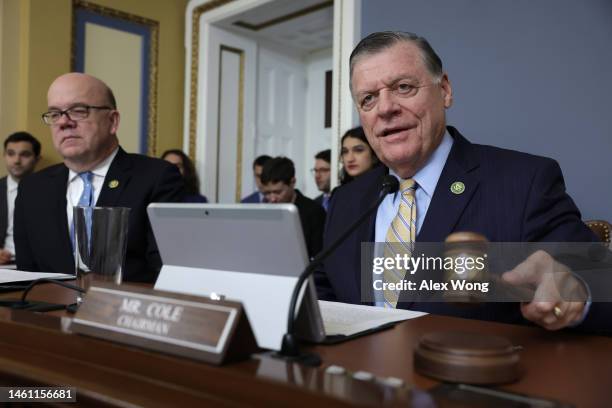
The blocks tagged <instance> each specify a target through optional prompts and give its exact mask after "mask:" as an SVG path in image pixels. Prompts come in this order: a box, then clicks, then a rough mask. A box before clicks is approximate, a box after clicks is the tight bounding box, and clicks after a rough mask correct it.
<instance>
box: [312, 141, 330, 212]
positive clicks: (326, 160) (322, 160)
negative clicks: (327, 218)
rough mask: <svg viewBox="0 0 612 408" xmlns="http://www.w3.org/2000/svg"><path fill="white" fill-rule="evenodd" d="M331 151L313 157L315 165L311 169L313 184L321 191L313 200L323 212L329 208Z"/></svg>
mask: <svg viewBox="0 0 612 408" xmlns="http://www.w3.org/2000/svg"><path fill="white" fill-rule="evenodd" d="M330 170H331V150H330V149H327V150H322V151H320V152H319V153H317V154H316V155H315V165H314V168H313V169H312V172H313V173H314V177H315V183H317V188H318V189H319V191H321V193H323V194H321V195H320V196H318V197H316V198H315V199H314V200H315V202H316V203H317V204H319V205H320V206H322V207H323V208H324V209H325V211H327V207H328V206H329V196H330V194H329V189H330V181H331V177H330V176H331V172H330Z"/></svg>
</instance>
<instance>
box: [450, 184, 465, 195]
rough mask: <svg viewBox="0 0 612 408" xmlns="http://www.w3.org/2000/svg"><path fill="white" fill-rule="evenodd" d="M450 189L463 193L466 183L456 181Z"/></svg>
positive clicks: (456, 192)
mask: <svg viewBox="0 0 612 408" xmlns="http://www.w3.org/2000/svg"><path fill="white" fill-rule="evenodd" d="M450 191H451V193H453V194H463V192H464V191H465V184H463V183H462V182H460V181H455V182H454V183H453V184H451V186H450Z"/></svg>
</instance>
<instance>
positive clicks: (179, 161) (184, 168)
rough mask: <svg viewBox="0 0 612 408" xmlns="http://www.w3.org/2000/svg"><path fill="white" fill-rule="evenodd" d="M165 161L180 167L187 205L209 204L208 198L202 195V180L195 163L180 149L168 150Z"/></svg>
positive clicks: (164, 157) (163, 156) (164, 156)
mask: <svg viewBox="0 0 612 408" xmlns="http://www.w3.org/2000/svg"><path fill="white" fill-rule="evenodd" d="M161 158H162V159H164V160H165V161H167V162H169V163H172V164H174V165H175V166H176V167H178V169H179V171H180V172H181V176H183V181H184V183H185V198H184V201H183V202H185V203H207V202H208V199H207V198H206V196H203V195H202V194H200V178H199V177H198V173H197V171H196V169H195V166H194V165H193V161H191V159H190V158H189V156H187V155H186V154H185V152H183V151H182V150H180V149H170V150H166V151H165V152H164V154H162V156H161Z"/></svg>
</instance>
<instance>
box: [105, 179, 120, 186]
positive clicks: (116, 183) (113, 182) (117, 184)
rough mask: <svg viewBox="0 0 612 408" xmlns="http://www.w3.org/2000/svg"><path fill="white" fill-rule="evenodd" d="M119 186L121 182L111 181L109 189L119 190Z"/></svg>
mask: <svg viewBox="0 0 612 408" xmlns="http://www.w3.org/2000/svg"><path fill="white" fill-rule="evenodd" d="M118 186H119V180H111V181H109V182H108V187H109V188H117V187H118Z"/></svg>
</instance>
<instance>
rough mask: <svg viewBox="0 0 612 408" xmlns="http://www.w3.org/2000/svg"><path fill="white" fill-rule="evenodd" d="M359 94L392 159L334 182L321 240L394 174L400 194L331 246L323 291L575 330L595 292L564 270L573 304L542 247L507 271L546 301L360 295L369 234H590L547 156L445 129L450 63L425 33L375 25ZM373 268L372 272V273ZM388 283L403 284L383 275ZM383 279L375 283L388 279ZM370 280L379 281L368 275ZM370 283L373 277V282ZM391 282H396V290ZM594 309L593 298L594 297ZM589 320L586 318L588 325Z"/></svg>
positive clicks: (383, 155)
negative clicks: (463, 302)
mask: <svg viewBox="0 0 612 408" xmlns="http://www.w3.org/2000/svg"><path fill="white" fill-rule="evenodd" d="M350 69H351V78H350V81H351V82H350V84H351V92H352V95H353V99H354V101H355V104H356V107H357V110H358V111H359V115H360V119H361V123H362V125H363V128H364V130H365V133H366V135H367V138H368V141H369V142H370V145H371V146H372V148H373V149H374V151H375V152H376V154H377V156H378V157H379V159H380V160H381V161H382V162H383V163H384V164H385V165H386V167H384V166H383V167H381V168H379V169H377V170H376V171H372V172H370V173H368V174H367V175H365V176H364V177H363V178H360V179H359V180H358V181H355V182H353V183H350V184H347V185H346V186H343V187H341V188H339V189H338V190H336V192H335V193H334V196H333V198H332V200H331V203H330V207H329V210H328V217H327V224H326V230H325V238H324V247H326V246H328V245H329V244H330V243H331V242H333V241H334V240H335V239H336V238H337V237H338V236H339V235H340V234H341V233H342V232H343V231H344V230H345V229H346V227H347V226H348V225H350V224H351V223H353V221H355V220H356V219H357V218H358V217H359V215H361V214H362V213H363V212H364V211H365V210H366V209H367V208H368V207H369V206H371V205H372V204H373V203H374V202H375V201H376V200H377V199H378V197H379V193H380V186H381V181H382V178H383V177H384V176H385V175H386V174H387V173H390V174H392V175H394V176H395V177H396V178H398V180H399V181H400V183H401V184H400V186H401V187H400V191H399V192H398V193H396V194H389V195H387V196H386V197H385V198H384V200H383V201H382V203H381V204H380V206H379V207H378V210H377V211H376V212H375V213H374V214H372V215H371V216H370V217H369V219H368V220H366V222H365V223H363V224H362V225H361V226H360V227H359V228H358V229H357V230H356V231H355V232H354V233H353V234H352V235H351V236H349V238H348V239H347V240H346V241H345V242H344V243H343V244H342V245H341V246H340V247H339V248H338V249H337V251H336V252H335V253H334V254H332V255H331V256H330V257H329V258H328V259H327V260H326V261H325V264H324V270H322V271H319V273H318V274H317V275H316V281H317V287H318V290H319V294H320V297H321V298H324V299H329V300H337V301H341V302H346V303H368V302H367V301H364V299H372V298H373V300H374V301H373V302H369V303H370V304H372V303H374V304H376V305H378V306H384V307H398V308H413V309H418V310H423V311H427V312H432V313H440V314H448V315H455V316H461V317H469V318H480V319H487V320H498V321H507V322H520V321H524V319H527V320H530V321H532V322H534V323H536V324H539V325H541V326H543V327H545V328H547V329H551V330H555V329H560V328H563V327H567V326H574V325H577V324H580V323H581V322H583V320H584V318H585V317H587V320H589V318H591V317H594V316H592V315H596V314H597V311H596V310H593V308H592V309H591V311H590V312H589V311H588V307H589V305H590V304H589V302H585V301H581V300H577V298H578V299H586V298H587V295H586V292H587V290H588V289H586V288H585V287H584V284H583V283H582V282H580V281H579V279H577V278H576V277H575V276H573V275H572V274H571V273H569V272H567V273H566V274H564V278H565V281H564V282H567V284H568V287H569V286H571V288H572V289H573V290H575V293H576V294H578V295H580V296H578V297H577V298H573V299H571V300H574V301H565V300H564V299H562V298H561V296H560V295H559V294H558V293H556V288H555V287H554V284H552V286H551V283H550V282H549V281H547V280H546V279H544V278H543V276H544V274H543V268H542V265H550V264H551V263H552V262H554V260H552V258H551V257H550V255H548V254H546V253H543V252H537V253H535V254H534V255H532V256H531V257H529V258H527V259H526V260H525V261H524V262H523V263H522V264H520V265H519V266H518V267H517V268H515V269H514V270H512V271H510V272H507V273H505V274H504V275H503V277H502V279H503V280H504V281H505V282H507V283H509V284H532V285H533V286H534V287H535V289H536V291H537V293H539V294H544V295H545V296H543V297H542V299H544V301H538V302H536V301H533V302H529V303H523V304H521V305H520V306H519V305H518V304H517V303H505V304H503V303H495V304H493V303H488V304H483V305H481V306H478V307H457V306H454V305H450V304H441V303H413V302H410V301H408V300H407V295H408V293H407V291H403V290H399V293H398V291H397V290H395V291H393V290H389V291H384V293H381V292H382V291H378V290H377V291H374V290H373V287H372V286H370V287H367V288H366V289H364V290H366V291H368V290H371V291H372V292H379V293H375V294H374V295H372V293H363V291H362V285H361V282H362V277H361V264H360V261H361V259H360V253H361V243H362V242H372V241H376V242H383V243H385V248H386V246H387V245H391V243H393V242H395V243H398V242H399V243H401V244H403V245H406V246H407V247H412V248H414V245H415V244H416V243H418V242H443V241H444V239H445V238H446V237H447V236H448V235H449V234H450V233H451V232H454V231H473V232H478V233H481V234H483V235H484V236H485V237H487V238H488V239H489V240H490V241H511V242H519V241H572V242H574V241H591V240H594V237H593V235H592V234H591V232H590V231H589V229H588V228H587V227H586V226H585V225H584V224H583V223H582V221H581V219H580V213H579V211H578V209H577V208H576V206H575V205H574V203H573V201H572V200H571V198H570V197H569V196H568V195H567V194H566V193H565V186H564V182H563V177H562V175H561V170H560V168H559V166H558V165H557V163H556V162H555V161H553V160H551V159H546V158H542V157H536V156H533V155H529V154H524V153H518V152H513V151H509V150H503V149H497V148H494V147H490V146H481V145H474V144H471V143H470V142H468V141H467V140H466V139H465V138H464V137H463V136H462V135H461V134H460V133H459V132H458V131H457V130H456V129H454V128H452V127H448V128H447V127H446V119H445V109H447V108H449V107H450V106H451V104H452V101H453V94H452V88H451V84H450V82H449V80H448V76H447V74H446V73H444V72H443V70H442V62H441V60H440V58H439V57H438V56H437V55H436V53H435V52H434V50H433V49H432V48H431V47H430V45H429V44H428V43H427V41H426V40H425V39H424V38H422V37H418V36H416V35H414V34H411V33H402V32H385V33H374V34H372V35H370V36H368V37H366V38H365V39H363V40H362V41H361V42H360V43H359V44H358V45H357V47H356V48H355V50H354V51H353V53H352V54H351V60H350ZM366 273H368V272H366ZM380 276H384V278H383V280H384V281H385V282H394V279H396V280H401V279H404V277H405V276H400V277H399V278H397V276H396V277H393V276H391V275H387V274H386V273H385V274H384V275H380ZM380 276H379V277H378V279H380ZM366 278H369V279H370V282H371V281H372V279H374V277H373V276H372V274H369V276H368V277H366ZM366 280H367V279H366ZM390 287H392V286H390ZM593 306H594V305H593ZM585 323H587V322H586V321H585Z"/></svg>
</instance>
